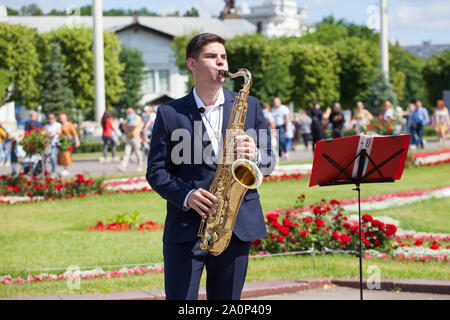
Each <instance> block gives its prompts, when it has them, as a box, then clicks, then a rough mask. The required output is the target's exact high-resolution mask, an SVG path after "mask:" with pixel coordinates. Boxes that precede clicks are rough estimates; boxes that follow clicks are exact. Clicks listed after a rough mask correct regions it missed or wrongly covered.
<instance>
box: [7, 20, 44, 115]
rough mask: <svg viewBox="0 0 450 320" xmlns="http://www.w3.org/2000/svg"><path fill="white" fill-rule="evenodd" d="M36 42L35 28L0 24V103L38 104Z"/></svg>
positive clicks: (34, 105) (40, 69)
mask: <svg viewBox="0 0 450 320" xmlns="http://www.w3.org/2000/svg"><path fill="white" fill-rule="evenodd" d="M39 42H40V41H39V35H38V33H37V31H36V30H35V29H31V28H28V27H25V26H22V25H9V24H1V23H0V104H3V103H6V102H10V101H15V102H16V103H20V104H24V105H26V106H27V107H36V106H37V105H38V103H39V92H40V87H39V82H40V77H41V75H42V63H41V61H40V55H39V53H38V52H37V47H38V43H39ZM43 51H45V50H43Z"/></svg>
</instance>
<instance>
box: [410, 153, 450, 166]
mask: <svg viewBox="0 0 450 320" xmlns="http://www.w3.org/2000/svg"><path fill="white" fill-rule="evenodd" d="M409 157H410V162H411V163H412V164H413V165H416V166H433V165H438V164H442V163H450V149H445V150H440V151H435V152H422V153H413V154H411V155H410V156H409Z"/></svg>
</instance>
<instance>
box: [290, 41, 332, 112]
mask: <svg viewBox="0 0 450 320" xmlns="http://www.w3.org/2000/svg"><path fill="white" fill-rule="evenodd" d="M290 51H291V54H292V62H291V63H290V73H291V74H292V75H294V83H293V86H292V100H293V101H294V104H295V106H296V108H299V107H301V108H305V109H306V108H310V107H311V106H312V102H313V101H315V100H318V101H319V102H320V103H321V104H322V105H324V106H330V105H332V104H333V103H334V102H336V101H339V99H340V92H339V73H340V64H339V62H338V59H337V57H336V53H335V52H334V51H333V50H332V49H329V48H327V47H325V46H322V45H318V44H305V45H301V44H298V43H295V42H292V43H291V46H290Z"/></svg>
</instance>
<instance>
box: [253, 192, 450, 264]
mask: <svg viewBox="0 0 450 320" xmlns="http://www.w3.org/2000/svg"><path fill="white" fill-rule="evenodd" d="M442 189H444V190H447V191H448V190H450V187H445V188H440V189H436V190H438V191H441V190H442ZM424 193H425V192H419V194H422V195H423V194H424ZM429 193H432V192H430V191H429ZM397 196H399V194H397ZM446 196H449V194H448V193H447V195H446ZM381 198H382V197H381ZM304 199H305V196H304V195H301V196H299V197H298V199H297V204H296V206H295V207H294V208H290V209H285V210H281V209H275V210H271V211H268V212H266V225H267V230H268V235H269V236H268V237H267V238H264V239H261V240H256V241H253V242H252V246H251V253H252V255H257V256H258V255H262V254H263V255H265V254H279V253H283V252H286V253H289V252H304V253H311V252H313V251H317V252H320V251H321V250H322V249H324V250H326V251H331V252H332V251H336V250H338V251H341V250H343V251H347V252H352V251H356V250H358V247H359V224H358V216H355V215H352V216H345V215H343V212H344V210H345V209H344V208H345V206H343V205H341V203H345V202H352V200H331V201H329V202H328V201H325V200H322V201H321V202H320V203H318V204H313V205H310V206H306V207H305V206H303V202H304ZM366 200H367V198H366ZM371 200H372V201H373V200H374V199H373V197H371ZM377 200H379V197H377ZM365 206H366V205H365ZM361 218H362V219H361V220H362V225H361V228H362V245H363V250H364V251H366V252H371V251H372V253H368V254H367V256H366V257H367V258H373V257H378V258H383V259H397V260H402V261H403V260H407V261H422V262H426V261H429V260H437V261H443V262H448V255H449V253H450V235H448V234H429V233H418V232H415V231H411V230H409V231H405V230H402V229H399V228H398V227H397V226H398V225H399V223H398V221H395V220H393V219H391V218H389V217H380V218H378V217H377V218H374V217H372V216H370V215H368V214H364V215H362V217H361ZM397 232H398V233H397ZM373 252H375V253H376V254H374V253H373Z"/></svg>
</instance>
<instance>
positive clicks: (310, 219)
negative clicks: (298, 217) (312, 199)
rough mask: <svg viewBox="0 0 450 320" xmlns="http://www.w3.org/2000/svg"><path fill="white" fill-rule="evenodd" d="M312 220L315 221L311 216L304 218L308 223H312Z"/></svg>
mask: <svg viewBox="0 0 450 320" xmlns="http://www.w3.org/2000/svg"><path fill="white" fill-rule="evenodd" d="M312 221H313V219H312V218H311V217H306V218H303V222H304V223H306V224H310V223H311V222H312Z"/></svg>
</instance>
